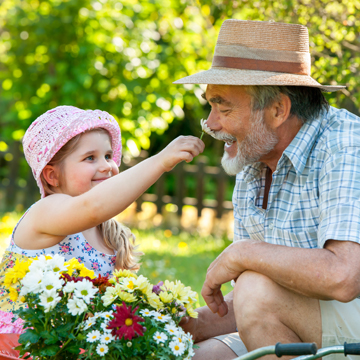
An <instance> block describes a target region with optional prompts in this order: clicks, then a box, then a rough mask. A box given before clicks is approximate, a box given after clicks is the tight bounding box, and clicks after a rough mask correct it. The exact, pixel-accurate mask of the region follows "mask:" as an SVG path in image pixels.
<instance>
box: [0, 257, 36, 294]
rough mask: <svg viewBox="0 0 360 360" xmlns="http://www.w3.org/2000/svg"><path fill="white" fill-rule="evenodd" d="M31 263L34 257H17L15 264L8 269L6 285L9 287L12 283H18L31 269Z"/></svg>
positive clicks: (5, 279)
mask: <svg viewBox="0 0 360 360" xmlns="http://www.w3.org/2000/svg"><path fill="white" fill-rule="evenodd" d="M31 263H32V259H28V260H26V261H19V259H16V261H15V265H14V266H13V267H12V268H11V269H9V270H7V271H6V274H5V278H4V286H5V287H6V288H7V289H9V287H11V285H13V284H16V283H17V282H18V281H19V280H21V279H22V278H23V277H24V276H25V275H26V274H27V272H28V271H29V266H30V265H31Z"/></svg>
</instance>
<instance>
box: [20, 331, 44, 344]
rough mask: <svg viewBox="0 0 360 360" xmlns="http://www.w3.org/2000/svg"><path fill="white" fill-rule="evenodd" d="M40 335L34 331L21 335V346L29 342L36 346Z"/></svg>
mask: <svg viewBox="0 0 360 360" xmlns="http://www.w3.org/2000/svg"><path fill="white" fill-rule="evenodd" d="M39 339H40V335H39V334H38V333H37V332H36V331H35V330H32V329H28V330H26V332H25V333H24V334H21V335H20V337H19V343H20V344H27V343H28V342H29V343H31V344H35V343H37V342H38V341H39Z"/></svg>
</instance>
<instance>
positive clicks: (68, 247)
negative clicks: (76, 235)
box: [61, 245, 70, 253]
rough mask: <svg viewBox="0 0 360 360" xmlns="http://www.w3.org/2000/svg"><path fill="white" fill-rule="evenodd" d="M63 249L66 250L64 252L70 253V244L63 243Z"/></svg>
mask: <svg viewBox="0 0 360 360" xmlns="http://www.w3.org/2000/svg"><path fill="white" fill-rule="evenodd" d="M61 251H62V252H64V253H68V252H69V251H70V246H68V245H61Z"/></svg>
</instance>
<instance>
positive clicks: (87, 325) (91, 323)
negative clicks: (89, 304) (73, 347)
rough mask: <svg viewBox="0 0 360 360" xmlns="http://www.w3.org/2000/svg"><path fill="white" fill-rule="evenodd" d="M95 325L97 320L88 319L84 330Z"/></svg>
mask: <svg viewBox="0 0 360 360" xmlns="http://www.w3.org/2000/svg"><path fill="white" fill-rule="evenodd" d="M95 323H96V319H94V318H93V317H92V318H89V319H87V320H86V321H85V323H84V330H87V329H89V328H91V327H92V326H93V325H94V324H95Z"/></svg>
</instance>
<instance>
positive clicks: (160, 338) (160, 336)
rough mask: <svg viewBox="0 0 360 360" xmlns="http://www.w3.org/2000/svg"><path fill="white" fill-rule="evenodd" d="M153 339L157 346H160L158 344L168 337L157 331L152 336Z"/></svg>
mask: <svg viewBox="0 0 360 360" xmlns="http://www.w3.org/2000/svg"><path fill="white" fill-rule="evenodd" d="M153 339H154V340H155V341H156V342H157V343H158V344H160V343H164V342H165V341H166V340H167V339H168V337H167V336H166V334H165V333H161V332H159V331H157V332H156V333H155V334H154V336H153Z"/></svg>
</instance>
